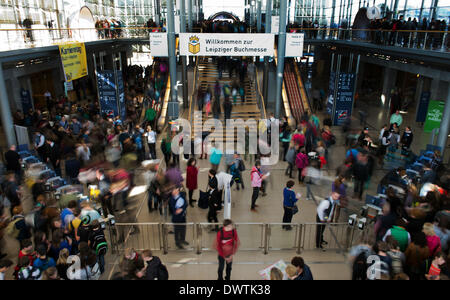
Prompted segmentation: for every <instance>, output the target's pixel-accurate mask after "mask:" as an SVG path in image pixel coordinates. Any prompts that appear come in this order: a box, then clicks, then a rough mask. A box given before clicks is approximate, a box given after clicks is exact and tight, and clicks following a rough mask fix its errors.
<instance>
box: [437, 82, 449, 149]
mask: <svg viewBox="0 0 450 300" xmlns="http://www.w3.org/2000/svg"><path fill="white" fill-rule="evenodd" d="M447 86H448V89H447V99H446V101H445V106H444V112H443V113H442V121H441V127H440V128H439V135H438V138H437V146H439V147H441V149H442V157H443V156H444V152H445V147H446V145H447V139H448V132H449V129H450V84H447Z"/></svg>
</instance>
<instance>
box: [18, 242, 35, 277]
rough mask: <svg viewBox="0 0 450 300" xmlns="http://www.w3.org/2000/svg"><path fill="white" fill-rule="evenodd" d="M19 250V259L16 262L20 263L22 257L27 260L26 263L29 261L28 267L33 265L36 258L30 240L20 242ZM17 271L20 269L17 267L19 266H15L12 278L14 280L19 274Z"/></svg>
mask: <svg viewBox="0 0 450 300" xmlns="http://www.w3.org/2000/svg"><path fill="white" fill-rule="evenodd" d="M20 248H21V249H20V251H19V258H18V260H17V261H20V259H21V258H22V257H26V258H28V261H29V264H28V265H33V262H34V260H35V258H36V252H35V251H34V249H33V243H32V242H31V240H24V241H22V246H21V247H20ZM19 271H20V267H19V264H17V266H16V267H15V269H14V277H15V278H16V279H17V276H18V274H19Z"/></svg>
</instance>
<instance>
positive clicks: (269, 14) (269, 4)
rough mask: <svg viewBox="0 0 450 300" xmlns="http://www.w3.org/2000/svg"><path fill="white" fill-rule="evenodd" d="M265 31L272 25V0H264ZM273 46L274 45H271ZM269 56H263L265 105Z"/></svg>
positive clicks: (267, 31) (267, 90)
mask: <svg viewBox="0 0 450 300" xmlns="http://www.w3.org/2000/svg"><path fill="white" fill-rule="evenodd" d="M265 27H266V28H265V32H266V33H270V30H271V27H272V0H266V26H265ZM273 46H275V45H273ZM268 86H269V57H268V56H264V77H263V97H264V102H265V103H264V104H265V106H266V107H267V103H268V99H267V98H268V96H269V89H268Z"/></svg>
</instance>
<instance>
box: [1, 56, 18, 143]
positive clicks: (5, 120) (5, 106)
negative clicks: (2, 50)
mask: <svg viewBox="0 0 450 300" xmlns="http://www.w3.org/2000/svg"><path fill="white" fill-rule="evenodd" d="M0 108H1V109H0V115H1V118H2V126H3V131H4V132H5V136H6V142H7V143H8V148H9V147H10V146H11V145H15V144H16V133H15V132H14V123H13V119H12V113H11V107H10V106H9V100H8V93H7V92H6V84H5V78H4V76H3V65H2V64H1V63H0Z"/></svg>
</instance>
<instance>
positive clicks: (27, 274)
mask: <svg viewBox="0 0 450 300" xmlns="http://www.w3.org/2000/svg"><path fill="white" fill-rule="evenodd" d="M17 266H18V268H19V271H18V272H17V280H40V279H41V277H42V272H41V270H40V269H39V268H37V267H35V266H33V265H32V264H30V261H29V260H28V258H27V257H21V258H20V259H19V262H18V264H17Z"/></svg>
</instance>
